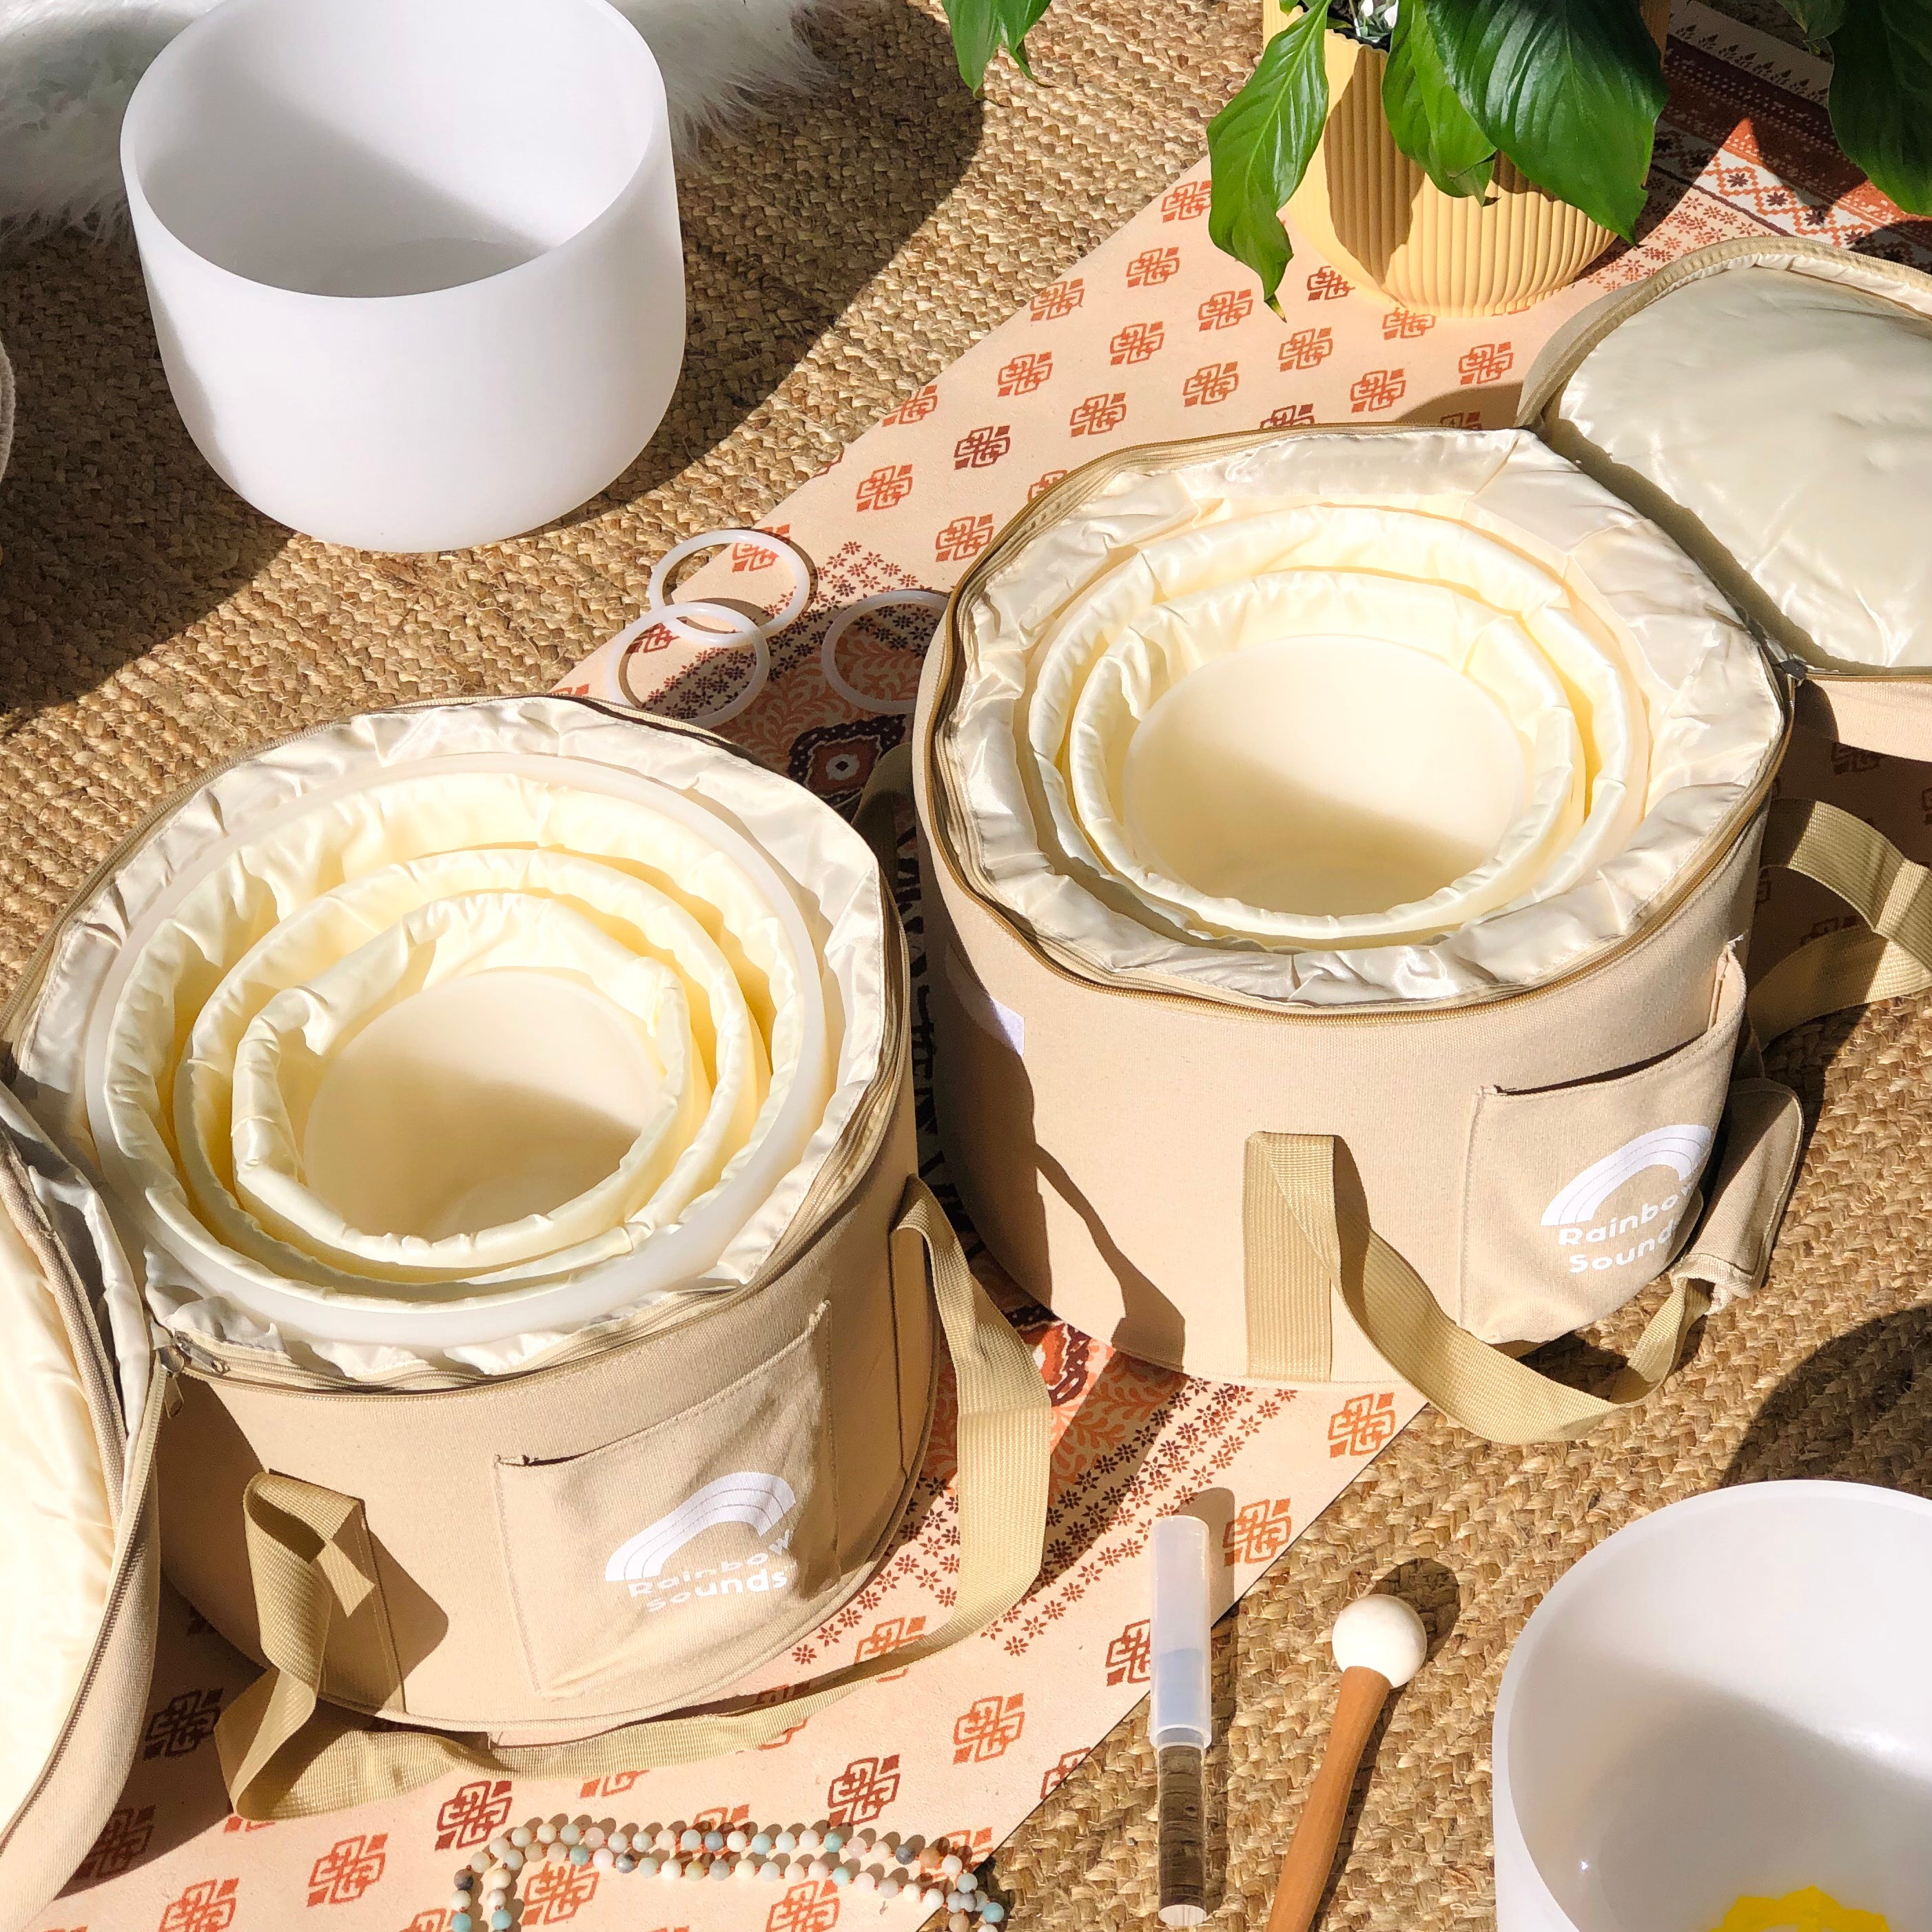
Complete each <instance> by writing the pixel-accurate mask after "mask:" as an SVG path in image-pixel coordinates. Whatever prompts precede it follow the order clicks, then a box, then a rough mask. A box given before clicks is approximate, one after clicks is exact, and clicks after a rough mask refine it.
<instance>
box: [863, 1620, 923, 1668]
mask: <svg viewBox="0 0 1932 1932" xmlns="http://www.w3.org/2000/svg"><path fill="white" fill-rule="evenodd" d="M925 1628H926V1619H925V1618H923V1617H888V1618H886V1620H885V1622H883V1623H882V1624H874V1625H873V1626H872V1629H871V1634H870V1635H869V1636H868V1637H861V1638H860V1639H859V1648H858V1649H856V1651H854V1652H853V1653H852V1656H853V1661H854V1662H855V1663H858V1664H863V1663H864V1662H865V1660H866V1658H868V1657H883V1656H884V1655H886V1653H887V1652H889V1651H894V1650H898V1649H901V1647H903V1646H904V1645H906V1644H909V1643H911V1641H912V1640H913V1638H914V1637H918V1636H919V1635H920V1634H922V1632H923V1631H925ZM882 1681H883V1680H882Z"/></svg>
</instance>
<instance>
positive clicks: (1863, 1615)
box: [1494, 1483, 1932, 1932]
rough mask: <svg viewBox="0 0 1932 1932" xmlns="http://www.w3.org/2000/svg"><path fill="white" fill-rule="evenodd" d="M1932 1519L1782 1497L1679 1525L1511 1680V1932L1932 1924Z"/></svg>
mask: <svg viewBox="0 0 1932 1932" xmlns="http://www.w3.org/2000/svg"><path fill="white" fill-rule="evenodd" d="M1928 1603H1932V1503H1927V1502H1922V1501H1921V1500H1920V1499H1918V1498H1917V1497H1915V1496H1904V1495H1902V1494H1900V1493H1898V1492H1897V1491H1895V1490H1880V1489H1871V1488H1866V1487H1862V1486H1860V1485H1856V1484H1845V1483H1763V1484H1751V1485H1749V1486H1747V1487H1743V1488H1740V1489H1734V1490H1718V1491H1717V1492H1715V1493H1713V1494H1712V1495H1709V1496H1697V1497H1694V1498H1693V1499H1691V1500H1690V1501H1688V1502H1682V1503H1678V1504H1676V1505H1673V1506H1672V1507H1671V1508H1669V1509H1665V1510H1661V1511H1658V1513H1657V1514H1655V1516H1652V1517H1646V1518H1645V1519H1644V1520H1643V1521H1642V1522H1640V1523H1634V1524H1632V1525H1631V1526H1630V1527H1629V1528H1628V1529H1625V1530H1621V1531H1619V1532H1618V1534H1617V1535H1615V1536H1613V1537H1612V1538H1610V1540H1609V1541H1608V1542H1607V1543H1605V1544H1602V1545H1601V1546H1600V1547H1598V1549H1596V1550H1593V1551H1592V1552H1591V1553H1590V1554H1589V1556H1586V1557H1585V1558H1584V1559H1583V1561H1582V1562H1580V1563H1579V1564H1578V1565H1577V1567H1576V1568H1574V1570H1572V1571H1570V1572H1569V1574H1568V1575H1567V1576H1565V1577H1564V1578H1563V1579H1562V1581H1561V1582H1559V1583H1558V1584H1557V1586H1556V1588H1555V1589H1553V1590H1552V1591H1551V1592H1550V1595H1548V1596H1547V1597H1546V1598H1544V1601H1543V1602H1542V1604H1541V1605H1540V1606H1539V1607H1538V1609H1537V1611H1536V1613H1535V1615H1534V1616H1532V1618H1531V1619H1530V1620H1529V1624H1528V1625H1527V1627H1526V1628H1525V1630H1524V1631H1523V1636H1522V1637H1521V1638H1520V1639H1519V1640H1518V1641H1517V1646H1516V1649H1515V1652H1514V1654H1513V1655H1512V1656H1511V1658H1510V1661H1509V1667H1508V1670H1506V1671H1505V1673H1504V1674H1503V1685H1502V1695H1501V1697H1500V1698H1499V1700H1498V1703H1497V1706H1496V1739H1495V1758H1494V1763H1495V1775H1496V1800H1495V1802H1496V1922H1497V1925H1498V1927H1499V1932H1712V1928H1713V1927H1717V1926H1718V1925H1720V1924H1721V1923H1722V1922H1723V1921H1724V1917H1725V1915H1726V1914H1727V1912H1728V1911H1729V1910H1730V1907H1731V1906H1733V1904H1734V1903H1736V1900H1738V1899H1739V1897H1771V1898H1781V1897H1784V1896H1786V1895H1787V1894H1790V1893H1792V1892H1794V1891H1802V1890H1804V1889H1805V1888H1808V1887H1811V1886H1814V1885H1815V1886H1817V1887H1818V1888H1820V1890H1822V1891H1825V1892H1826V1893H1828V1894H1830V1895H1831V1896H1832V1897H1834V1898H1835V1899H1836V1900H1838V1903H1840V1904H1841V1905H1842V1906H1846V1907H1848V1908H1850V1909H1854V1910H1862V1911H1866V1912H1877V1913H1879V1914H1880V1915H1882V1917H1884V1918H1885V1919H1886V1920H1887V1921H1888V1923H1889V1924H1891V1927H1892V1928H1893V1932H1907V1928H1909V1927H1922V1926H1925V1925H1928V1924H1932V1830H1928V1829H1927V1821H1928V1820H1932V1646H1928V1643H1927V1637H1926V1615H1927V1612H1926V1606H1927V1604H1928Z"/></svg>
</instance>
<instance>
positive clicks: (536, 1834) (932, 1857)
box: [449, 1812, 1007, 1932]
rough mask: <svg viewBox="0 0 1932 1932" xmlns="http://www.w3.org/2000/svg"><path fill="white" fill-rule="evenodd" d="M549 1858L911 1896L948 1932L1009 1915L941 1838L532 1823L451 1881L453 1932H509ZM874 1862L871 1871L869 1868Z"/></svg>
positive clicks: (648, 1872) (650, 1873)
mask: <svg viewBox="0 0 1932 1932" xmlns="http://www.w3.org/2000/svg"><path fill="white" fill-rule="evenodd" d="M546 1859H554V1860H556V1861H558V1862H559V1863H568V1864H574V1865H589V1866H590V1867H592V1869H593V1870H598V1871H617V1872H623V1873H632V1872H635V1873H640V1874H641V1875H642V1876H644V1877H646V1878H657V1879H664V1880H666V1881H670V1880H681V1881H686V1882H688V1881H690V1880H693V1879H763V1880H764V1881H766V1882H770V1883H775V1882H778V1880H780V1879H790V1881H791V1882H793V1883H794V1884H796V1882H798V1881H799V1880H800V1879H830V1880H831V1882H832V1883H833V1884H834V1885H845V1886H849V1887H850V1889H851V1890H852V1891H853V1892H855V1893H857V1894H866V1893H870V1894H873V1895H874V1897H875V1898H876V1899H877V1901H878V1903H880V1904H881V1905H883V1904H886V1903H890V1902H891V1901H892V1900H895V1899H896V1898H898V1897H901V1896H902V1895H907V1894H913V1895H916V1897H917V1898H918V1900H919V1903H920V1904H922V1906H925V1908H926V1911H927V1912H929V1913H932V1912H944V1913H945V1914H946V1915H947V1916H946V1920H945V1924H946V1927H947V1932H976V1928H977V1927H989V1926H997V1925H998V1924H1000V1923H1001V1921H1002V1920H1003V1919H1004V1918H1005V1917H1006V1915H1007V1909H1006V1907H1005V1906H1004V1905H1002V1904H1001V1903H1000V1902H999V1901H998V1900H997V1899H995V1898H992V1897H989V1895H988V1894H987V1891H986V1882H985V1871H984V1867H981V1868H980V1869H979V1870H974V1868H972V1867H969V1866H968V1864H967V1862H966V1861H965V1858H963V1857H962V1855H960V1854H959V1852H954V1851H951V1850H949V1849H947V1845H946V1843H945V1841H944V1840H943V1839H935V1840H933V1841H932V1842H931V1843H928V1842H927V1841H925V1840H924V1839H922V1838H901V1836H899V1835H898V1833H897V1832H883V1833H880V1832H874V1831H872V1830H871V1829H869V1828H861V1829H858V1830H856V1831H854V1832H843V1831H841V1830H839V1829H838V1828H837V1827H836V1826H832V1825H828V1824H826V1823H824V1822H823V1820H820V1823H817V1824H816V1825H804V1826H778V1825H773V1826H745V1825H734V1826H733V1827H732V1828H731V1829H730V1830H729V1831H728V1832H721V1831H717V1830H711V1831H701V1830H700V1829H698V1828H697V1826H693V1825H686V1824H683V1823H678V1824H674V1825H646V1826H641V1827H640V1826H636V1825H621V1826H620V1825H619V1824H618V1823H616V1820H614V1819H605V1820H602V1821H601V1822H593V1821H592V1820H591V1819H589V1818H588V1817H579V1818H574V1819H572V1818H568V1817H565V1816H564V1814H562V1813H561V1812H559V1814H557V1815H556V1817H554V1818H532V1819H530V1820H528V1821H527V1822H526V1823H523V1824H521V1825H519V1826H516V1827H515V1829H514V1830H511V1831H508V1832H502V1833H500V1834H499V1835H498V1836H496V1838H492V1839H491V1840H490V1842H489V1843H488V1844H487V1846H485V1847H484V1849H482V1850H481V1851H480V1852H478V1853H477V1854H476V1855H475V1857H473V1858H471V1860H470V1861H469V1863H468V1864H466V1865H465V1866H463V1868H462V1869H461V1870H460V1871H458V1873H457V1874H456V1890H455V1893H454V1894H453V1895H452V1897H451V1899H450V1901H449V1910H450V1920H449V1932H512V1928H513V1927H514V1926H515V1924H516V1923H517V1918H518V1917H519V1916H520V1914H519V1913H518V1912H517V1910H516V1909H515V1905H516V1896H517V1880H518V1879H519V1878H520V1876H521V1874H522V1873H523V1871H524V1870H525V1869H526V1867H529V1866H532V1865H535V1864H541V1863H543V1862H544V1861H545V1860H546ZM868 1860H870V1861H872V1862H870V1863H868Z"/></svg>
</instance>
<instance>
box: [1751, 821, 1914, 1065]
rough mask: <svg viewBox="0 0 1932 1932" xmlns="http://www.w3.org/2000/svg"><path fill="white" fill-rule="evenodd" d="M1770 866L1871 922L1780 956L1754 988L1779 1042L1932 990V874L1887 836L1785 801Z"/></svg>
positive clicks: (1765, 1031)
mask: <svg viewBox="0 0 1932 1932" xmlns="http://www.w3.org/2000/svg"><path fill="white" fill-rule="evenodd" d="M1764 863H1765V864H1766V865H1783V866H1786V867H1787V868H1789V869H1790V870H1791V871H1794V872H1799V873H1802V874H1803V875H1804V876H1805V877H1806V878H1808V879H1814V880H1817V883H1819V884H1820V885H1821V886H1824V887H1825V888H1826V890H1827V891H1829V892H1835V893H1836V894H1837V895H1838V897H1839V898H1841V899H1843V901H1845V903H1846V904H1847V905H1848V906H1849V907H1851V908H1852V910H1853V911H1854V912H1855V913H1857V914H1858V916H1859V917H1860V918H1861V919H1863V920H1864V928H1863V929H1856V930H1852V931H1847V932H1834V933H1831V934H1829V935H1826V938H1823V939H1819V940H1814V941H1812V943H1811V944H1810V945H1809V946H1801V947H1799V949H1798V950H1797V951H1796V953H1790V954H1789V955H1787V956H1786V957H1785V958H1784V959H1781V960H1780V961H1779V962H1778V964H1777V965H1775V966H1774V967H1773V968H1772V969H1771V971H1769V973H1767V974H1765V976H1764V977H1763V979H1761V980H1760V981H1759V982H1758V983H1757V985H1756V986H1754V987H1753V988H1752V989H1751V1003H1750V1007H1749V1009H1748V1010H1749V1012H1750V1015H1751V1025H1752V1027H1753V1028H1754V1030H1755V1031H1756V1032H1757V1036H1758V1037H1759V1039H1760V1040H1775V1039H1776V1038H1777V1037H1778V1035H1779V1034H1781V1033H1787V1032H1789V1031H1790V1029H1791V1028H1793V1027H1795V1026H1801V1025H1803V1024H1804V1022H1805V1021H1807V1020H1811V1019H1817V1017H1818V1016H1820V1014H1821V1013H1836V1012H1838V1010H1839V1009H1840V1008H1841V1007H1855V1006H1862V1005H1864V1004H1866V1003H1867V1001H1872V1000H1885V999H1891V998H1894V996H1896V995H1899V994H1901V993H1917V992H1923V991H1924V989H1926V988H1927V986H1932V874H1928V873H1927V871H1926V868H1924V866H1923V865H1914V864H1913V863H1912V861H1911V860H1910V859H1908V858H1906V856H1905V855H1904V854H1903V853H1902V852H1900V850H1899V849H1898V847H1897V846H1896V845H1894V844H1892V842H1891V840H1890V839H1888V838H1886V837H1885V835H1884V834H1883V833H1882V832H1876V831H1874V830H1873V829H1872V827H1871V826H1869V825H1867V823H1865V822H1864V820H1863V819H1862V818H1854V817H1852V814H1850V813H1849V811H1843V810H1841V808H1839V807H1838V806H1837V805H1826V804H1825V803H1824V802H1823V801H1822V800H1819V799H1780V800H1779V801H1778V802H1777V803H1776V804H1775V805H1773V806H1772V808H1771V812H1770V815H1769V818H1768V820H1767V821H1766V826H1765V833H1764Z"/></svg>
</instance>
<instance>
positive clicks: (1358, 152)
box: [1262, 0, 1670, 315]
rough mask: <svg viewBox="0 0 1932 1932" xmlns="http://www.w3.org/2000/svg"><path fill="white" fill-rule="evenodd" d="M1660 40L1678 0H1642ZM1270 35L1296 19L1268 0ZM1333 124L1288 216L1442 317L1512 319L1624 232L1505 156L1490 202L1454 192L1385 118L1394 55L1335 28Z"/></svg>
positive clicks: (1372, 278)
mask: <svg viewBox="0 0 1932 1932" xmlns="http://www.w3.org/2000/svg"><path fill="white" fill-rule="evenodd" d="M1643 13H1644V20H1645V22H1646V24H1647V25H1648V26H1649V28H1650V30H1651V31H1652V33H1653V34H1655V35H1656V37H1657V40H1658V44H1659V45H1660V46H1661V45H1662V44H1663V41H1664V34H1665V31H1666V30H1667V27H1668V26H1669V23H1670V0H1643ZM1262 23H1263V29H1264V37H1265V38H1267V37H1271V36H1272V34H1273V33H1274V32H1277V31H1280V28H1281V27H1282V26H1284V25H1286V17H1285V16H1284V15H1283V12H1282V10H1281V6H1280V0H1262ZM1325 51H1326V54H1327V58H1328V98H1329V109H1328V127H1327V129H1326V130H1325V132H1324V133H1323V135H1322V142H1321V145H1320V146H1319V147H1318V148H1316V151H1315V158H1314V159H1313V161H1311V162H1310V163H1309V168H1308V172H1307V175H1305V176H1304V178H1303V180H1302V184H1301V187H1300V188H1299V189H1298V190H1296V193H1295V199H1293V200H1292V201H1291V202H1289V205H1288V208H1289V219H1290V220H1292V222H1293V223H1295V227H1296V229H1297V230H1298V232H1299V233H1301V235H1303V236H1305V237H1306V238H1307V239H1308V241H1309V242H1311V243H1312V244H1313V245H1314V247H1315V248H1316V250H1318V251H1319V252H1320V253H1321V254H1322V255H1324V256H1325V257H1327V259H1328V260H1329V261H1330V262H1331V263H1333V264H1334V266H1336V267H1337V268H1338V269H1340V270H1341V271H1342V272H1343V274H1344V275H1346V276H1347V277H1348V278H1349V280H1350V281H1352V282H1354V283H1355V284H1358V286H1361V287H1367V288H1369V289H1371V290H1373V291H1375V293H1377V294H1379V295H1380V296H1382V297H1383V298H1384V299H1385V300H1386V301H1388V302H1392V303H1394V305H1396V306H1397V307H1398V308H1412V309H1420V310H1422V311H1425V312H1426V313H1427V314H1432V315H1502V314H1508V313H1509V312H1510V311H1512V310H1515V309H1520V308H1529V305H1531V304H1532V302H1541V300H1542V299H1543V298H1544V296H1548V295H1553V294H1554V293H1556V290H1559V289H1561V288H1565V287H1568V285H1569V284H1571V283H1572V282H1574V281H1575V280H1576V279H1577V277H1578V276H1579V275H1581V274H1582V273H1583V271H1584V270H1585V269H1587V268H1588V267H1589V266H1590V264H1591V263H1592V262H1594V261H1595V260H1596V259H1597V257H1598V256H1599V255H1601V254H1602V253H1603V252H1604V250H1605V249H1606V248H1608V247H1609V246H1610V244H1611V243H1612V242H1613V241H1615V240H1616V236H1613V234H1612V233H1610V230H1609V229H1607V228H1601V227H1599V226H1598V225H1597V223H1595V222H1594V221H1592V220H1591V219H1590V217H1589V216H1588V215H1587V214H1583V212H1582V211H1580V210H1579V209H1577V208H1572V207H1571V205H1569V203H1568V202H1563V201H1559V200H1558V199H1556V196H1554V195H1553V194H1550V193H1546V192H1545V190H1543V189H1541V188H1540V187H1538V186H1537V185H1536V184H1535V182H1534V181H1526V179H1525V178H1523V175H1521V174H1520V173H1519V172H1517V169H1515V168H1514V166H1512V165H1511V163H1509V162H1508V161H1506V160H1500V159H1499V160H1498V162H1497V163H1496V178H1495V181H1494V183H1493V185H1492V187H1491V188H1490V192H1489V193H1488V194H1487V196H1484V198H1483V199H1482V200H1481V201H1478V200H1476V199H1474V198H1473V197H1472V196H1458V195H1452V194H1445V193H1443V192H1442V190H1441V189H1440V188H1439V187H1437V186H1436V184H1435V183H1434V182H1433V181H1431V180H1430V178H1429V177H1428V176H1427V175H1426V174H1424V172H1423V171H1422V169H1421V168H1419V167H1418V166H1417V165H1416V164H1415V162H1413V161H1412V160H1410V159H1409V157H1408V156H1407V155H1406V154H1404V153H1403V151H1402V150H1401V149H1400V148H1398V147H1397V145H1396V144H1395V141H1394V137H1393V136H1391V134H1390V133H1389V130H1388V121H1386V120H1385V118H1383V115H1382V70H1383V69H1384V68H1385V67H1386V66H1387V65H1388V55H1385V54H1383V53H1381V52H1378V51H1377V50H1376V49H1374V48H1373V47H1365V46H1362V45H1361V43H1359V42H1358V41H1355V40H1350V39H1349V38H1348V37H1346V35H1344V34H1334V33H1331V34H1328V36H1327V39H1326V48H1325Z"/></svg>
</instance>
